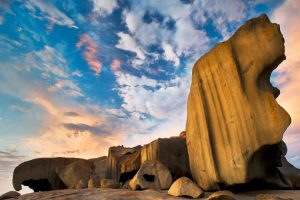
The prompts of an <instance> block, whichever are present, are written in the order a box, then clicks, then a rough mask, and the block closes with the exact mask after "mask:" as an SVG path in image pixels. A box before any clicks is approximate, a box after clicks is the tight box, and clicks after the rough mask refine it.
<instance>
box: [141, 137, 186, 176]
mask: <svg viewBox="0 0 300 200" xmlns="http://www.w3.org/2000/svg"><path fill="white" fill-rule="evenodd" d="M146 160H159V161H160V162H162V163H163V164H164V165H165V166H166V167H167V168H168V169H169V170H170V172H171V174H172V177H173V180H176V179H177V178H179V177H182V176H187V177H191V173H190V166H189V157H188V153H187V148H186V139H185V137H171V138H159V139H157V140H154V141H152V142H151V143H149V144H147V145H144V146H143V148H142V152H141V162H142V163H143V162H145V161H146Z"/></svg>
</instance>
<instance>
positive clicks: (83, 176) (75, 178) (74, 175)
mask: <svg viewBox="0 0 300 200" xmlns="http://www.w3.org/2000/svg"><path fill="white" fill-rule="evenodd" d="M56 173H57V175H58V177H59V178H60V180H62V182H63V183H64V184H65V185H66V186H67V188H69V189H72V188H76V187H79V188H81V187H80V186H81V185H80V186H79V185H77V184H78V182H79V180H81V183H82V187H87V182H88V180H89V179H90V176H91V175H92V174H93V173H94V164H93V163H92V162H91V161H88V160H78V161H75V162H73V163H70V164H68V165H66V166H63V167H60V168H58V169H57V170H56Z"/></svg>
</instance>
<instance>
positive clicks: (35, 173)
mask: <svg viewBox="0 0 300 200" xmlns="http://www.w3.org/2000/svg"><path fill="white" fill-rule="evenodd" d="M78 160H83V159H78V158H37V159H33V160H29V161H26V162H23V163H21V164H20V165H18V166H17V167H16V168H15V170H14V173H13V186H14V188H15V190H17V191H19V190H21V189H22V185H25V186H28V187H30V188H31V189H32V190H33V191H35V192H37V191H47V190H56V189H65V188H66V186H65V184H64V183H63V182H62V181H61V179H60V178H59V177H58V176H57V174H56V170H57V169H58V168H60V167H63V166H66V165H68V164H70V163H72V162H75V161H78Z"/></svg>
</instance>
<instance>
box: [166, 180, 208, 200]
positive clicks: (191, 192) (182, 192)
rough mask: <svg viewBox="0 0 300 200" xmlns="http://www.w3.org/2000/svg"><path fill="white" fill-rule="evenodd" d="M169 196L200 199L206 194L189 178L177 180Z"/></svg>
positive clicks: (169, 191)
mask: <svg viewBox="0 0 300 200" xmlns="http://www.w3.org/2000/svg"><path fill="white" fill-rule="evenodd" d="M168 194H169V195H172V196H176V197H181V196H184V197H192V198H194V199H195V198H199V197H203V196H204V192H203V191H202V190H201V189H200V188H199V186H198V185H197V184H195V183H194V182H193V181H192V180H191V179H189V178H187V177H181V178H179V179H177V180H176V181H175V182H174V183H173V184H172V185H171V187H170V189H169V190H168Z"/></svg>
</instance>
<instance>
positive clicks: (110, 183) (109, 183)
mask: <svg viewBox="0 0 300 200" xmlns="http://www.w3.org/2000/svg"><path fill="white" fill-rule="evenodd" d="M100 187H101V188H113V189H118V188H120V183H119V182H117V181H116V180H114V179H107V178H103V179H101V180H100Z"/></svg>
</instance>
